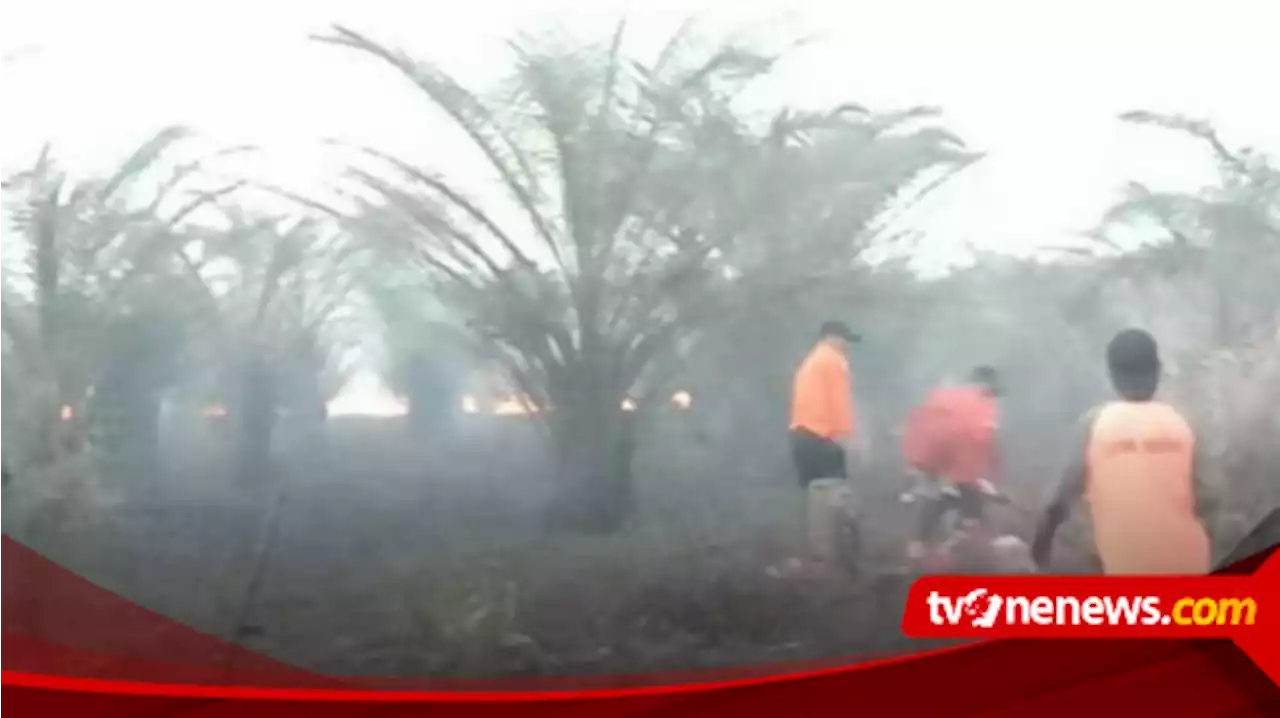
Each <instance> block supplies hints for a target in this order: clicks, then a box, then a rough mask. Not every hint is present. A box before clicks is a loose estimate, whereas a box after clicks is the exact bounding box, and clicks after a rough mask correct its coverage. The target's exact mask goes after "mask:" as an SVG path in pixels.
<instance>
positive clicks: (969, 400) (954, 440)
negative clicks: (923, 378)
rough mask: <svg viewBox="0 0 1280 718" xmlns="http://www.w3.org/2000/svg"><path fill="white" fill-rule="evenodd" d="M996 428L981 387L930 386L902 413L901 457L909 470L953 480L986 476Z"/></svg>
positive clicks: (990, 403)
mask: <svg viewBox="0 0 1280 718" xmlns="http://www.w3.org/2000/svg"><path fill="white" fill-rule="evenodd" d="M998 426H999V417H998V413H997V411H996V403H995V400H994V399H992V398H991V397H990V396H989V395H988V394H987V393H986V392H985V391H983V390H982V389H980V388H978V387H972V386H964V387H955V388H944V389H935V390H934V391H933V392H931V393H930V394H929V396H928V397H927V398H925V400H924V402H923V403H922V404H920V405H919V406H917V407H916V408H915V409H914V410H912V412H911V414H910V415H909V416H908V417H907V423H906V426H905V427H904V429H903V433H902V453H903V458H904V459H906V462H907V464H908V465H910V466H911V467H913V468H916V469H919V470H920V471H924V472H925V473H928V474H931V475H933V476H940V477H943V478H946V479H949V480H950V481H952V482H954V483H957V484H971V483H974V482H976V481H977V480H978V479H991V478H992V476H991V474H992V472H993V470H994V468H995V449H996V442H995V438H996V429H997V428H998Z"/></svg>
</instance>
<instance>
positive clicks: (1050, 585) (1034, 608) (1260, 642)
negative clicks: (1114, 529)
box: [902, 555, 1280, 676]
mask: <svg viewBox="0 0 1280 718" xmlns="http://www.w3.org/2000/svg"><path fill="white" fill-rule="evenodd" d="M902 630H903V632H904V633H906V634H907V635H909V636H913V637H917V638H1088V637H1098V638H1229V639H1231V640H1233V641H1234V642H1235V643H1236V644H1237V645H1239V646H1240V647H1241V648H1242V649H1244V650H1245V651H1246V652H1247V653H1248V654H1249V655H1250V656H1251V657H1253V659H1254V660H1255V661H1257V662H1258V663H1259V665H1261V666H1262V667H1263V668H1264V669H1265V670H1267V671H1268V673H1269V674H1271V675H1272V676H1276V675H1280V663H1278V662H1277V661H1278V660H1280V555H1273V556H1272V557H1271V559H1270V560H1268V561H1267V562H1266V563H1265V564H1264V565H1263V566H1262V567H1261V568H1260V569H1259V570H1258V571H1257V572H1256V573H1254V574H1253V575H1250V576H1193V577H1179V576H1151V577H1127V576H987V577H977V576H929V577H924V578H921V579H919V580H917V581H916V582H915V583H914V584H913V585H912V586H911V591H910V593H909V594H908V597H907V605H906V609H905V612H904V615H903V619H902Z"/></svg>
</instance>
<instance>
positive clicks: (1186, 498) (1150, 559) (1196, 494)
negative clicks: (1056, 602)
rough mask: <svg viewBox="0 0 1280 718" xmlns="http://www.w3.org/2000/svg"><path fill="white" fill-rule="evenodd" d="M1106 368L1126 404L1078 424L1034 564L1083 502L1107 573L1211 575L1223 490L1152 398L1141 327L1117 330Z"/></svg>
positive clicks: (1153, 381)
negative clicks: (1212, 529) (1218, 489)
mask: <svg viewBox="0 0 1280 718" xmlns="http://www.w3.org/2000/svg"><path fill="white" fill-rule="evenodd" d="M1107 368H1108V370H1109V372H1110V375H1111V384H1112V386H1114V387H1115V390H1116V392H1117V393H1118V394H1119V395H1120V400H1119V401H1112V402H1109V403H1106V404H1103V405H1101V406H1097V407H1095V408H1093V409H1091V410H1090V411H1088V412H1086V413H1085V415H1084V416H1083V417H1081V420H1080V424H1079V427H1078V431H1077V436H1076V439H1075V442H1074V444H1073V448H1072V453H1071V454H1070V460H1069V461H1068V465H1067V468H1066V470H1065V471H1064V472H1063V475H1062V478H1061V480H1060V484H1059V486H1058V490H1057V492H1056V493H1055V496H1054V498H1053V500H1052V502H1051V503H1050V504H1049V506H1048V508H1047V509H1046V510H1045V513H1044V516H1043V517H1042V519H1041V521H1040V524H1039V526H1038V527H1037V530H1036V536H1035V540H1034V542H1033V544H1032V557H1033V558H1034V559H1035V561H1036V564H1037V565H1039V566H1040V567H1041V568H1044V567H1046V566H1047V565H1048V560H1049V552H1050V547H1051V546H1052V542H1053V535H1054V533H1055V532H1056V531H1057V529H1058V527H1059V526H1060V525H1061V524H1062V522H1063V521H1064V520H1065V519H1066V517H1067V514H1068V512H1069V510H1070V507H1071V505H1072V504H1073V503H1074V502H1075V501H1076V500H1077V499H1079V498H1081V497H1083V498H1084V499H1085V501H1086V503H1087V505H1088V507H1089V512H1090V514H1091V518H1092V523H1093V539H1094V547H1095V549H1096V551H1097V558H1098V559H1099V561H1100V562H1101V565H1102V570H1103V572H1104V573H1107V574H1122V575H1124V574H1128V575H1136V574H1184V575H1188V574H1205V573H1208V572H1209V570H1210V563H1211V556H1212V551H1211V541H1210V532H1209V531H1208V530H1207V529H1206V528H1205V527H1206V525H1212V519H1213V516H1214V514H1215V513H1216V511H1217V507H1218V500H1217V496H1216V493H1217V492H1216V490H1215V489H1214V485H1213V482H1211V481H1210V479H1209V476H1208V474H1207V472H1206V471H1205V468H1206V467H1205V465H1204V463H1203V462H1202V461H1201V460H1200V456H1201V452H1200V450H1199V449H1198V445H1197V443H1196V437H1195V433H1194V432H1193V431H1192V429H1191V427H1190V425H1189V424H1188V423H1187V421H1186V419H1184V418H1183V417H1182V415H1181V414H1180V413H1178V411H1177V410H1176V409H1174V408H1173V407H1172V406H1170V405H1169V404H1166V403H1164V402H1161V401H1157V400H1156V399H1155V394H1156V389H1157V388H1158V387H1159V384H1160V373H1161V363H1160V356H1159V350H1158V347H1157V346H1156V341H1155V339H1153V338H1152V337H1151V335H1150V334H1148V333H1147V332H1145V331H1142V330H1141V329H1126V330H1125V331H1122V332H1120V333H1119V334H1117V335H1116V336H1115V337H1114V338H1112V340H1111V342H1110V344H1108V345H1107Z"/></svg>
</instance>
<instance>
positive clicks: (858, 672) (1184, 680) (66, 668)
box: [3, 538, 1280, 718]
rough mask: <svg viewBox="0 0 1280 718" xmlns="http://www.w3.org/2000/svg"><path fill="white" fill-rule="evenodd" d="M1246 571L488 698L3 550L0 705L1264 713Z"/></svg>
mask: <svg viewBox="0 0 1280 718" xmlns="http://www.w3.org/2000/svg"><path fill="white" fill-rule="evenodd" d="M1261 558H1262V556H1259V557H1258V558H1257V559H1255V560H1251V561H1246V562H1243V563H1240V564H1237V565H1236V566H1235V567H1234V568H1233V573H1234V575H1230V576H1215V577H1208V578H1177V579H1174V578H1170V579H1164V578H1158V579H1127V578H1126V579H1116V578H1104V579H1094V578H1088V579H1085V578H1066V577H1063V578H1054V577H1043V578H1038V579H1034V578H1033V579H1015V578H1008V577H1000V578H973V577H958V576H953V577H938V578H926V579H921V580H920V581H919V582H918V584H917V585H916V586H914V588H913V591H912V592H911V594H910V597H909V604H908V607H907V614H906V616H905V617H904V628H905V629H906V630H907V632H909V633H911V634H914V635H919V636H925V635H931V636H942V635H947V636H974V637H992V638H995V637H1000V636H1031V635H1039V636H1060V635H1071V636H1098V637H1099V638H1098V640H1085V641H1061V640H1055V639H1050V638H1030V639H1026V640H995V641H982V642H978V643H975V644H971V645H969V646H961V647H956V648H951V649H945V650H941V651H934V652H930V653H926V654H920V655H916V656H904V657H899V658H895V659H891V660H887V661H879V662H858V661H857V660H856V659H851V660H850V661H847V662H846V664H845V665H836V664H834V663H833V664H829V665H827V666H825V667H822V668H820V669H816V670H815V667H813V666H810V667H804V666H799V665H793V666H777V667H774V668H772V669H771V670H769V671H768V672H766V671H764V670H763V669H762V667H759V666H755V667H749V668H747V667H744V668H743V669H741V670H740V671H738V674H737V675H736V676H735V675H732V673H733V671H724V672H721V674H720V675H718V676H714V677H713V676H709V675H705V674H704V675H701V676H699V674H697V673H691V674H687V675H683V676H679V677H676V678H680V680H675V679H674V678H673V677H672V676H666V677H644V676H618V677H616V678H615V679H614V680H613V682H612V687H608V686H604V685H602V684H601V683H600V682H599V681H596V680H588V679H585V678H584V679H581V681H578V682H575V679H572V678H569V677H545V678H529V679H523V680H522V681H518V680H517V679H511V680H510V681H509V682H507V683H506V684H504V685H502V686H499V685H498V682H496V681H476V682H475V683H467V684H466V685H461V682H453V683H452V684H451V685H445V684H443V683H441V682H439V681H432V680H430V679H408V678H406V679H390V680H383V679H357V678H336V677H330V676H321V675H316V674H313V673H309V672H307V671H304V670H300V669H297V668H294V667H291V666H287V665H285V664H281V663H279V662H276V661H273V660H270V659H267V658H265V657H262V656H257V655H255V654H253V653H252V652H250V651H247V650H245V649H243V648H239V647H236V646H233V645H231V644H228V643H225V642H222V641H219V640H217V639H215V638H213V637H210V636H205V635H202V634H200V633H199V632H197V631H194V630H193V629H191V628H188V627H185V626H182V625H181V624H178V623H176V622H174V621H172V620H170V619H167V618H165V617H163V616H160V615H158V614H155V613H152V612H150V611H147V610H146V609H143V608H141V607H139V606H136V605H134V604H131V603H129V602H128V601H125V600H124V599H122V598H120V597H119V596H115V595H114V594H111V593H110V592H108V591H105V590H103V589H101V588H100V587H97V586H94V585H93V584H92V583H90V582H88V581H85V580H84V579H83V578H81V577H78V576H75V575H73V574H71V573H69V572H67V571H66V570H65V569H62V568H61V567H59V566H57V565H56V564H53V563H51V562H49V561H47V560H45V559H43V558H42V557H39V556H38V555H36V554H34V553H33V552H31V551H30V550H29V549H26V548H25V547H22V546H20V545H18V544H16V543H14V542H13V541H11V540H10V539H8V538H5V539H4V559H3V562H4V566H3V568H4V612H3V622H4V641H3V647H4V653H3V666H4V673H3V683H4V686H3V696H4V701H5V703H6V704H7V705H9V707H10V708H13V709H14V710H16V711H18V712H17V713H14V714H13V715H27V714H33V715H34V714H37V713H39V714H46V713H47V714H55V715H56V714H59V713H66V712H72V713H83V714H90V715H102V716H109V715H158V714H166V715H168V714H180V713H188V712H196V713H199V714H200V715H221V714H226V715H235V716H242V715H282V714H298V715H302V714H305V715H308V716H312V715H334V716H337V715H368V714H369V713H370V712H377V713H378V714H379V715H402V714H409V713H410V712H412V713H414V714H417V713H419V712H420V711H421V710H422V709H423V708H425V707H428V706H429V707H430V709H431V710H432V711H433V712H434V713H436V714H444V715H494V714H501V713H511V712H517V713H519V714H520V715H544V714H545V715H566V714H569V715H572V714H575V713H576V714H581V715H618V714H626V715H639V714H647V713H651V712H657V711H661V712H662V713H663V714H664V715H707V714H713V713H725V712H734V713H747V714H750V713H758V712H766V711H767V712H770V713H777V714H786V715H791V714H798V713H810V712H816V711H819V710H822V709H830V708H832V707H836V708H837V709H847V708H849V707H850V706H857V707H858V708H860V709H866V710H873V709H886V710H893V711H894V712H895V713H900V714H908V715H909V714H934V713H938V712H945V713H946V714H947V715H948V716H953V717H955V716H964V715H979V714H982V715H986V714H991V713H992V712H995V713H999V714H1000V715H1005V716H1017V715H1026V716H1046V715H1078V714H1079V713H1080V712H1081V711H1085V710H1097V709H1098V708H1100V707H1101V708H1106V709H1107V710H1112V711H1134V712H1136V711H1139V710H1140V711H1142V712H1148V713H1150V712H1154V713H1158V714H1160V715H1162V716H1163V717H1164V718H1172V717H1173V716H1181V715H1186V716H1205V715H1232V716H1242V715H1275V714H1276V711H1277V709H1280V687H1278V685H1277V682H1276V681H1277V679H1278V678H1280V671H1277V667H1278V666H1280V664H1277V661H1276V651H1277V649H1276V646H1280V641H1276V640H1275V638H1276V636H1275V632H1276V631H1275V629H1276V618H1275V612H1276V609H1275V606H1276V605H1278V604H1277V601H1280V594H1278V593H1277V591H1276V579H1277V577H1278V574H1280V558H1277V557H1273V558H1271V560H1270V561H1269V562H1267V563H1266V564H1265V565H1264V566H1263V568H1262V569H1261V570H1260V571H1258V572H1257V573H1256V574H1254V575H1247V574H1246V572H1247V571H1250V570H1253V569H1255V568H1257V567H1258V566H1259V564H1261V560H1260V559H1261ZM975 591H985V593H978V594H975V593H974V592H975ZM997 597H998V598H999V599H1000V600H999V602H998V603H999V605H1000V607H999V608H998V609H992V606H993V604H996V603H997V601H995V599H996V598H997ZM1122 599H1123V600H1122ZM1010 607H1012V608H1010ZM1010 611H1012V613H1010ZM988 614H991V617H990V618H986V616H988ZM934 616H937V617H938V618H937V619H936V620H935V618H934ZM1156 616H1158V617H1159V618H1155V617H1156ZM1010 617H1012V618H1010ZM1166 617H1168V621H1167V622H1166V621H1165V618H1166ZM975 620H978V621H980V625H977V626H975V625H973V623H974V621H975ZM937 621H941V622H942V623H943V624H945V625H939V623H938V622H937ZM1144 621H1145V622H1144ZM986 623H990V627H983V625H981V624H986ZM1063 629H1065V632H1062V631H1063ZM1116 636H1135V637H1137V636H1145V637H1150V638H1115V637H1116ZM1215 636H1217V638H1215ZM1241 648H1243V649H1244V650H1245V651H1247V652H1248V654H1247V655H1246V653H1245V652H1242V650H1241ZM1250 657H1252V658H1253V660H1250ZM1259 666H1261V667H1262V668H1266V669H1267V670H1268V671H1269V672H1270V677H1268V675H1267V673H1264V672H1263V670H1260V668H1259ZM646 678H648V680H646ZM517 683H519V685H517ZM570 688H575V689H576V690H569V689H570Z"/></svg>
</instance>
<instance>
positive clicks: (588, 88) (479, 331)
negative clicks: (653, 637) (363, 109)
mask: <svg viewBox="0 0 1280 718" xmlns="http://www.w3.org/2000/svg"><path fill="white" fill-rule="evenodd" d="M624 30H625V23H622V24H619V26H618V28H617V31H616V32H615V33H614V34H613V36H612V37H611V38H610V39H609V40H608V41H607V42H605V43H603V44H599V45H571V44H556V43H554V42H550V41H544V40H542V39H535V38H530V37H522V38H520V39H518V40H516V41H515V42H513V43H512V44H511V49H512V52H513V55H514V58H515V63H514V65H515V66H514V71H513V73H512V76H511V79H510V82H509V83H507V85H506V86H505V87H504V88H503V92H502V94H501V95H500V96H498V97H495V98H485V97H482V96H480V95H479V94H477V93H474V92H472V91H470V90H468V89H466V88H465V87H463V86H462V85H461V84H459V83H458V82H457V81H456V80H455V79H454V78H453V77H452V76H450V75H449V74H448V73H446V72H444V71H443V70H441V69H440V68H438V67H436V66H434V65H431V64H429V63H425V62H421V61H418V60H415V59H414V58H412V57H410V56H408V55H406V54H404V53H402V52H399V51H396V50H394V49H391V48H388V47H386V46H384V45H380V44H378V43H377V42H375V41H373V40H372V39H370V38H367V37H365V36H364V35H361V34H359V33H357V32H354V31H352V30H350V29H347V28H344V27H335V28H334V29H333V32H332V33H331V34H330V35H328V36H325V37H322V38H319V39H320V40H322V41H324V42H327V43H331V44H335V45H339V46H342V47H344V48H349V49H352V50H355V51H357V52H359V53H362V54H364V55H366V56H369V57H372V58H375V59H377V60H378V61H380V62H381V63H383V64H384V65H386V66H388V67H390V68H392V69H394V70H396V71H397V72H399V73H400V74H402V75H403V76H404V77H405V78H406V79H408V80H409V81H411V82H412V83H413V84H414V85H415V86H416V87H417V88H418V89H419V90H420V91H421V92H422V93H423V94H424V95H425V96H426V97H427V98H428V99H429V100H431V101H432V102H433V103H434V104H435V106H436V107H437V108H438V109H440V110H442V111H443V112H444V113H445V114H446V115H448V116H449V117H450V118H451V119H452V120H453V121H454V122H455V123H456V125H457V126H458V127H459V128H460V129H461V130H462V131H463V132H464V133H465V135H466V137H467V138H468V139H469V141H470V142H471V143H472V145H473V146H474V147H475V149H476V150H477V152H478V154H479V155H480V156H482V157H483V158H484V159H485V161H486V162H487V163H488V165H489V167H490V168H491V169H492V170H493V171H494V172H495V173H496V174H497V176H498V177H499V178H500V179H501V182H502V186H503V187H504V188H505V190H506V194H507V198H508V199H509V200H511V201H512V202H513V208H514V210H515V212H514V214H513V215H511V216H514V217H518V218H520V220H522V221H520V220H511V221H506V220H500V219H499V218H500V217H503V216H504V215H502V214H500V212H501V211H502V209H503V207H502V206H500V204H499V203H486V204H481V203H478V202H476V201H473V200H472V199H470V198H469V197H468V196H467V194H466V193H465V192H463V191H462V189H461V188H460V187H458V186H457V185H456V184H454V183H453V182H451V181H450V180H449V179H448V178H446V177H441V176H439V175H437V174H433V173H431V172H429V171H428V170H426V169H423V168H421V167H418V166H415V165H413V164H411V163H409V162H407V161H405V160H403V159H400V158H397V157H394V156H391V155H388V154H386V153H384V152H381V151H379V150H377V149H376V148H367V147H366V148H359V153H360V157H361V158H362V159H363V160H366V161H367V163H366V165H365V166H356V167H353V169H352V170H351V178H352V179H353V180H355V182H356V186H357V187H358V190H357V191H356V192H357V193H356V194H355V196H354V197H353V199H354V201H355V202H356V203H357V204H358V206H359V210H358V211H357V212H355V213H354V214H351V213H342V212H339V211H335V210H334V209H333V208H325V209H326V210H327V211H331V212H333V213H334V214H336V215H339V216H346V217H347V218H348V221H349V223H350V224H349V226H351V227H352V228H353V231H356V232H358V233H360V234H362V235H364V236H366V237H370V238H373V239H375V240H378V241H381V242H383V244H384V246H386V244H387V240H394V242H392V243H391V244H392V245H393V246H396V247H399V248H401V250H402V251H403V250H404V249H408V250H411V251H410V252H406V253H405V254H406V255H407V256H412V257H413V258H414V259H416V260H417V261H418V263H419V265H420V266H421V267H423V269H424V270H425V271H426V273H427V277H428V278H429V279H430V281H431V282H432V283H433V286H434V287H436V291H437V293H438V295H439V296H440V297H441V301H444V302H445V303H447V304H448V305H449V306H450V307H451V308H453V309H455V310H456V311H458V312H459V313H460V314H462V315H464V316H465V317H466V319H467V321H468V326H469V328H470V331H471V334H472V336H473V337H474V338H475V339H476V340H477V350H478V351H483V352H484V353H485V355H486V356H489V357H492V358H494V359H497V360H499V361H501V362H502V363H503V365H504V366H505V368H506V369H507V370H508V372H509V373H510V375H511V377H512V379H513V380H514V382H515V383H516V384H517V385H518V386H519V387H520V389H521V391H523V392H524V393H525V394H526V395H527V396H528V397H529V400H530V401H532V402H533V403H535V404H536V405H538V406H540V407H543V408H545V409H547V410H546V411H541V412H539V416H540V417H541V419H542V420H544V421H545V422H546V427H547V428H548V429H549V430H550V435H551V438H552V439H553V442H554V445H555V448H556V449H557V452H558V456H559V460H560V464H561V471H560V475H561V477H562V478H563V479H564V482H565V489H566V490H565V491H564V494H563V495H564V498H565V500H564V501H563V502H561V503H560V504H558V507H557V508H558V509H559V510H558V511H557V513H558V515H559V516H561V517H563V518H564V519H565V520H566V522H567V523H569V524H570V525H573V526H578V527H586V528H597V529H605V530H607V529H611V528H613V527H615V526H617V525H618V524H619V522H620V520H621V519H622V518H623V517H624V516H625V515H626V514H627V512H628V509H629V500H628V496H629V491H630V484H631V471H630V463H631V462H630V452H631V450H632V449H633V447H634V446H635V436H634V432H635V427H636V423H637V422H636V420H635V419H636V418H637V415H638V414H641V413H643V412H644V411H646V410H647V409H648V408H650V407H653V406H655V405H657V404H658V403H660V402H659V400H660V399H664V398H665V397H666V392H667V391H668V390H669V384H670V379H671V374H672V372H671V370H670V368H671V367H674V366H678V364H677V363H673V362H669V361H664V358H670V357H671V356H672V355H673V353H676V352H677V351H678V350H679V349H680V347H682V346H685V345H687V344H688V342H689V341H691V340H694V339H696V337H697V336H698V335H699V333H700V332H701V331H703V330H705V329H706V328H708V327H709V326H712V325H713V324H714V323H716V322H719V321H723V320H724V319H726V318H728V317H731V316H733V315H735V314H740V313H742V312H744V311H749V310H750V309H751V308H752V307H755V306H759V304H760V303H761V302H767V301H770V300H773V299H776V298H778V297H783V296H788V295H790V294H793V293H796V292H798V291H800V290H802V289H804V288H807V287H810V286H812V285H814V284H816V283H819V282H821V281H823V280H830V279H832V278H834V277H837V276H841V275H842V272H843V270H844V269H846V268H847V267H849V266H850V265H851V264H852V263H853V262H854V261H855V260H856V259H857V258H858V256H859V254H860V252H861V251H862V250H863V249H865V248H867V247H869V246H871V245H872V244H873V243H875V242H876V241H877V240H878V239H883V237H884V236H885V235H886V234H887V233H888V232H890V231H891V229H890V228H888V227H886V226H884V224H883V223H884V221H885V220H886V219H887V217H888V215H889V212H888V211H889V210H892V209H900V208H901V207H903V206H906V205H909V204H910V203H911V200H912V199H913V198H918V197H919V196H922V195H923V194H925V193H927V191H928V190H929V189H931V188H932V187H933V186H936V184H937V183H939V182H941V181H942V180H943V179H945V177H947V176H949V175H950V174H951V173H954V172H955V171H956V170H958V169H959V168H960V167H963V166H965V165H967V164H968V163H970V162H972V161H973V159H974V158H975V157H974V155H972V154H971V153H969V152H967V151H966V150H965V149H964V148H963V145H961V143H960V142H959V140H958V139H956V138H955V137H953V136H952V135H950V134H948V133H946V132H945V131H943V130H941V129H938V128H937V127H936V126H934V125H933V124H932V123H931V122H929V120H930V119H931V118H930V115H931V114H932V113H931V112H930V111H927V110H923V109H921V110H914V111H910V112H906V113H893V114H887V115H882V114H876V113H871V112H868V111H866V110H863V109H861V108H858V107H855V106H848V107H843V108H839V109H838V110H836V111H833V112H830V113H821V114H812V115H808V114H806V115H800V114H794V113H780V114H779V115H778V116H777V117H776V118H775V121H774V122H773V123H772V125H771V126H769V127H768V128H765V129H763V130H761V129H758V128H754V127H752V125H751V123H749V122H748V121H746V120H745V119H744V118H743V117H741V116H740V115H739V113H738V112H737V111H736V110H735V102H736V100H737V98H738V97H739V96H740V94H741V93H742V92H743V91H744V90H745V89H746V88H747V87H748V86H749V85H750V84H751V82H752V81H754V80H757V79H759V78H761V77H764V76H765V75H767V74H768V73H769V71H770V70H771V68H772V67H773V66H774V64H775V62H776V60H777V59H778V58H777V56H774V55H768V54H764V53H761V52H758V51H755V50H752V49H750V48H747V47H743V46H739V45H725V46H721V47H718V48H715V49H714V50H713V51H711V52H700V51H699V48H697V47H696V46H695V43H694V42H692V40H691V37H690V33H689V32H688V31H687V29H682V30H681V31H680V32H678V33H677V34H676V35H675V36H674V37H673V38H672V39H671V41H670V42H669V43H668V44H667V45H666V47H665V49H664V50H663V51H662V52H661V53H660V55H659V56H658V58H657V59H656V61H654V62H652V63H641V62H635V61H632V60H630V59H629V58H628V57H627V56H626V55H625V54H624V53H623V51H622V47H623V39H624V35H625V32H624ZM921 125H923V126H921ZM313 204H314V203H313ZM633 393H638V394H640V395H639V396H635V397H632V398H633V399H634V400H635V401H636V402H637V404H638V405H639V407H640V409H641V411H640V412H625V411H622V410H620V406H621V405H622V403H623V402H624V400H626V399H627V398H628V397H629V396H630V395H631V394H633Z"/></svg>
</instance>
